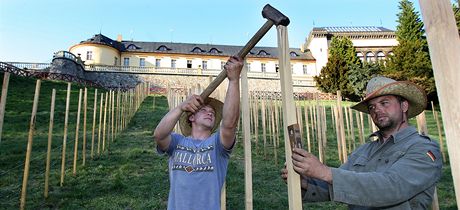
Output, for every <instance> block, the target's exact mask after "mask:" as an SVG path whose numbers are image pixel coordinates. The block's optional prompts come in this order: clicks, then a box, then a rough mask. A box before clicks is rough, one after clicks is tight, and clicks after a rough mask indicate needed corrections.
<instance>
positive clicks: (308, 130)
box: [303, 105, 311, 153]
mask: <svg viewBox="0 0 460 210" xmlns="http://www.w3.org/2000/svg"><path fill="white" fill-rule="evenodd" d="M303 111H304V114H305V131H306V132H307V134H306V136H307V148H308V152H310V153H311V142H310V126H309V125H308V108H307V107H306V106H305V105H304V109H303Z"/></svg>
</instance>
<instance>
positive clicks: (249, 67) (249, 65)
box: [246, 63, 251, 71]
mask: <svg viewBox="0 0 460 210" xmlns="http://www.w3.org/2000/svg"><path fill="white" fill-rule="evenodd" d="M246 66H247V67H248V71H251V63H247V64H246Z"/></svg>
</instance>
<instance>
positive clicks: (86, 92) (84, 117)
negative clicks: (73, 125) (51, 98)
mask: <svg viewBox="0 0 460 210" xmlns="http://www.w3.org/2000/svg"><path fill="white" fill-rule="evenodd" d="M87 105H88V89H87V88H85V91H84V94H83V149H82V152H81V153H82V158H83V164H82V165H83V166H85V163H86V111H87V108H88V107H87Z"/></svg>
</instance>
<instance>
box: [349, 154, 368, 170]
mask: <svg viewBox="0 0 460 210" xmlns="http://www.w3.org/2000/svg"><path fill="white" fill-rule="evenodd" d="M368 163H369V159H368V158H367V157H366V156H358V157H357V158H356V159H355V161H354V162H353V171H357V172H362V171H365V168H366V165H368Z"/></svg>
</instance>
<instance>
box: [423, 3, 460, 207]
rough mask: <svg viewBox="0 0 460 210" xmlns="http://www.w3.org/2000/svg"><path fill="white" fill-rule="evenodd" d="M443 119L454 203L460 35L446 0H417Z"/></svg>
mask: <svg viewBox="0 0 460 210" xmlns="http://www.w3.org/2000/svg"><path fill="white" fill-rule="evenodd" d="M419 2H420V9H421V12H422V17H423V22H424V24H425V30H426V36H427V40H428V46H429V50H430V57H431V63H432V65H433V72H434V78H435V80H436V89H437V93H438V97H439V102H440V106H441V114H442V119H443V122H444V129H445V132H446V133H445V134H446V142H447V149H448V152H449V158H450V163H451V164H450V166H451V167H452V168H451V169H452V178H453V182H454V188H455V191H456V192H457V193H456V194H455V197H456V200H457V203H460V142H459V141H458V140H459V139H460V132H459V131H460V123H459V122H460V112H458V110H460V103H458V99H459V98H460V91H456V90H457V89H458V82H459V81H460V74H459V73H458V66H460V60H459V59H458V58H459V57H460V39H459V38H458V29H457V26H456V23H455V18H454V13H453V10H452V4H451V2H450V1H448V0H438V1H431V0H419Z"/></svg>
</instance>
